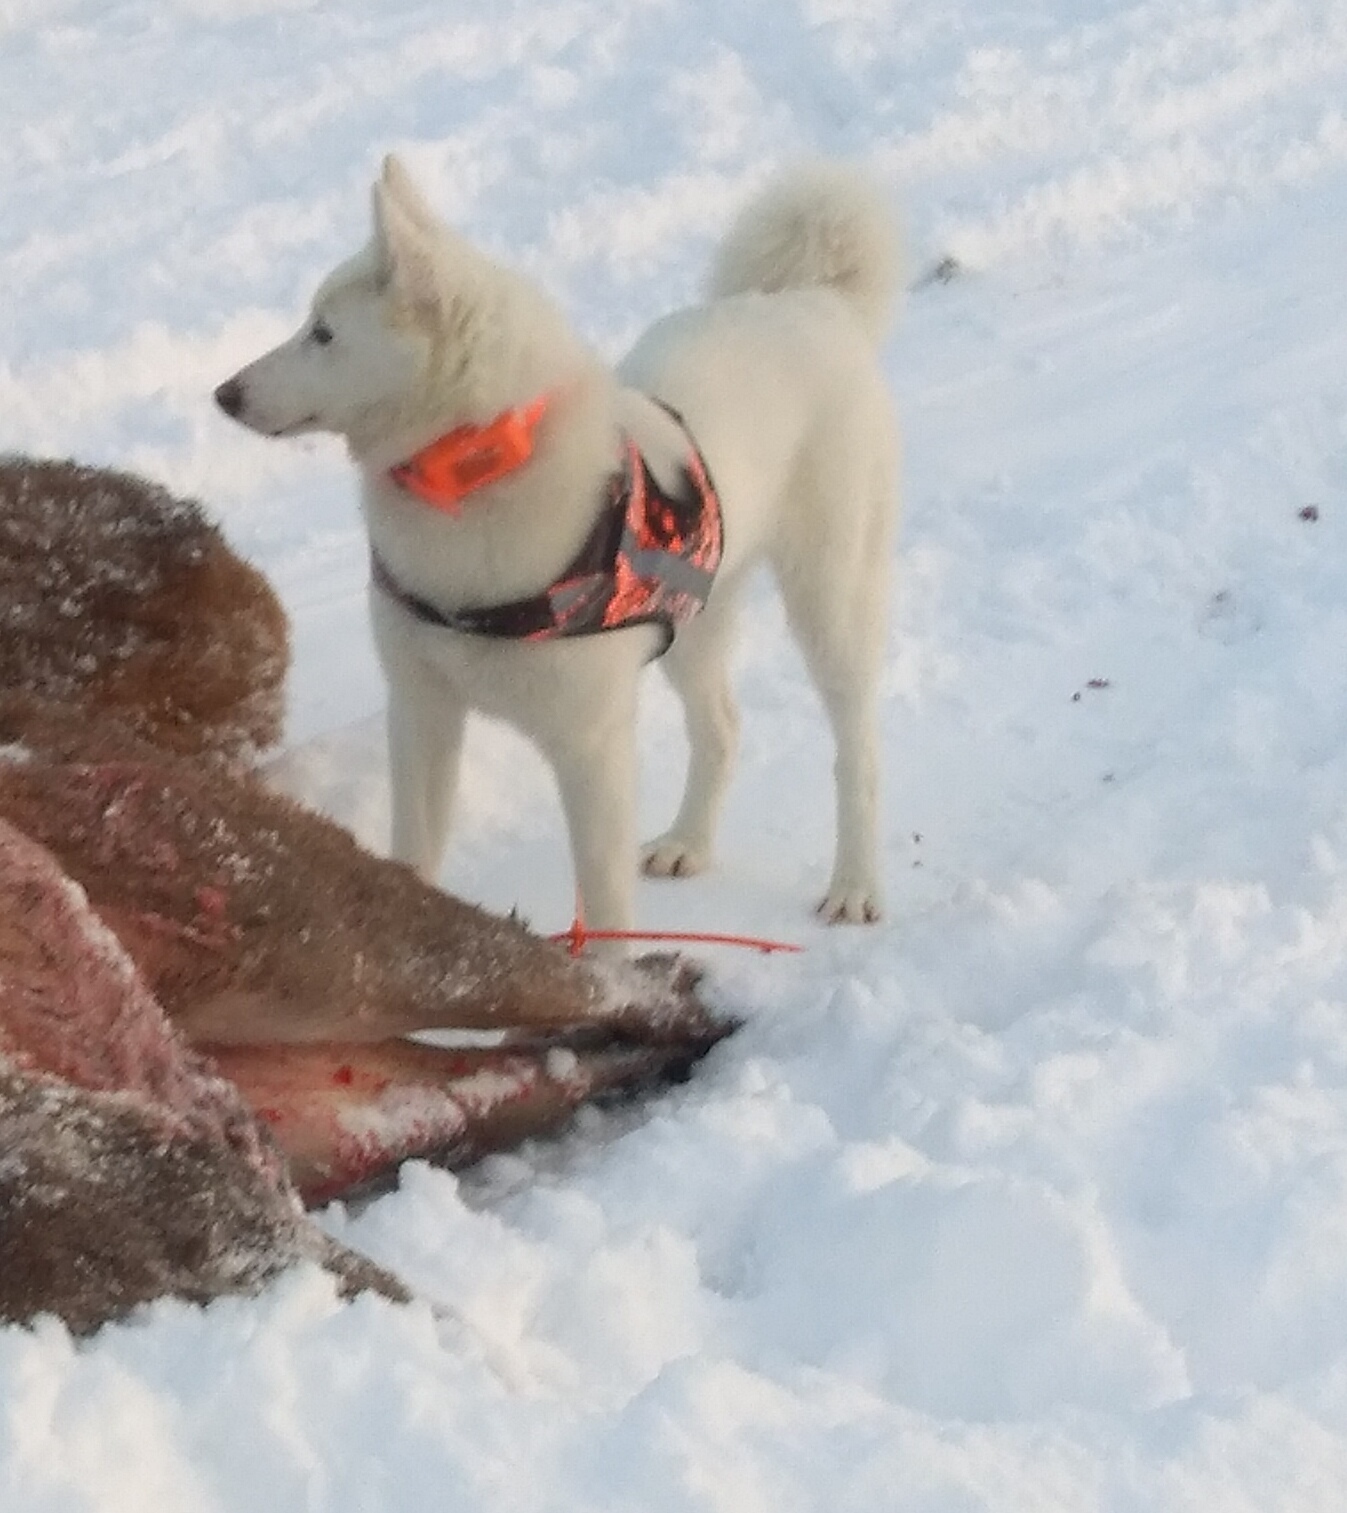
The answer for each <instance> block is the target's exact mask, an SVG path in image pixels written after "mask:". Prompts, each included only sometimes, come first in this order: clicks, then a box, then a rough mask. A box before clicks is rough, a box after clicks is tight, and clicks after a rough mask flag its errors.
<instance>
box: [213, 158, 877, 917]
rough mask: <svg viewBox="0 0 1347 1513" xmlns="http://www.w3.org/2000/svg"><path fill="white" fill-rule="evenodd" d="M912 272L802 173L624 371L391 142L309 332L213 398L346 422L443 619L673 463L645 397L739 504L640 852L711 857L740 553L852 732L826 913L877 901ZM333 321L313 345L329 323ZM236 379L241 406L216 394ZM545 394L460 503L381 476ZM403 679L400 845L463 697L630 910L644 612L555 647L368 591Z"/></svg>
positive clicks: (829, 186)
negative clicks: (773, 582)
mask: <svg viewBox="0 0 1347 1513" xmlns="http://www.w3.org/2000/svg"><path fill="white" fill-rule="evenodd" d="M896 283H897V255H896V243H895V238H894V233H893V231H892V228H891V225H890V222H889V219H888V216H887V214H886V213H885V211H884V208H883V205H882V202H881V201H880V199H879V197H878V195H877V194H876V192H875V191H874V190H873V188H872V187H871V186H870V185H869V184H868V183H867V182H866V181H865V180H864V179H863V178H861V177H860V176H859V175H857V174H855V173H853V172H852V171H850V170H848V169H844V168H841V167H838V166H835V165H820V166H813V167H809V168H806V169H803V170H800V171H797V172H796V173H795V174H792V175H788V176H786V177H785V178H783V179H782V180H780V181H779V182H778V183H776V184H775V185H773V186H770V187H769V188H768V190H767V191H766V192H765V193H764V194H763V195H762V196H761V197H760V198H759V199H758V200H756V201H754V202H753V203H751V204H750V205H749V207H748V208H747V209H746V211H745V212H744V213H743V215H742V216H741V217H740V219H739V221H738V222H737V223H736V225H735V227H734V228H733V230H732V231H731V234H730V236H729V237H728V238H727V239H726V242H725V244H724V246H723V247H722V249H721V251H720V254H719V257H718V259H717V264H716V271H715V274H714V275H713V285H712V287H713V291H714V295H713V297H712V298H711V299H710V300H709V301H708V303H706V304H705V305H702V306H698V307H696V308H694V309H688V310H683V311H680V312H678V313H676V314H674V315H671V316H668V317H667V318H665V319H664V320H662V321H660V322H658V323H657V324H656V325H655V326H654V327H652V328H651V330H650V331H649V332H647V333H646V335H645V336H643V337H642V338H641V340H640V341H639V342H638V343H637V345H636V347H635V349H634V350H633V351H632V352H631V353H630V355H629V356H628V357H627V358H626V360H625V361H624V362H623V363H622V364H621V366H620V368H619V369H618V372H617V373H616V374H614V373H613V372H611V371H610V370H609V369H608V368H607V367H606V366H605V365H604V364H603V363H602V362H601V361H600V360H599V359H598V357H597V356H596V355H595V354H594V353H593V352H592V351H591V350H590V349H589V348H588V347H587V346H586V345H585V344H584V343H583V342H582V341H581V340H580V339H579V338H578V337H577V336H576V335H575V334H574V333H573V332H572V331H571V329H570V328H569V326H568V325H567V324H566V322H565V321H564V320H563V319H562V317H561V316H560V314H559V313H558V311H557V310H556V309H555V307H554V306H553V305H552V304H551V303H550V301H549V300H547V298H546V297H545V296H544V295H543V294H542V293H541V292H540V291H539V290H537V289H536V288H535V287H534V286H533V285H532V284H530V283H528V282H527V281H525V280H524V279H522V278H520V277H519V276H518V275H517V274H515V273H512V272H510V271H509V270H507V269H503V268H501V267H498V266H497V265H495V264H493V263H492V262H490V261H489V260H488V259H487V258H485V257H484V256H483V255H482V254H481V253H480V252H478V251H476V250H475V249H474V248H472V247H471V246H470V245H469V244H467V243H466V242H465V241H463V240H462V239H461V238H460V237H458V236H457V235H456V234H455V233H453V232H452V231H450V230H449V229H448V228H447V227H445V226H444V225H442V224H441V223H440V222H439V221H438V220H437V219H436V217H435V216H434V214H433V213H432V212H431V211H430V210H429V208H428V207H427V206H426V205H425V204H424V203H423V202H422V200H421V198H420V196H419V195H418V193H417V191H416V189H415V187H414V186H413V185H412V183H411V181H410V180H409V179H408V177H407V175H406V173H405V171H404V170H403V169H402V168H401V167H400V165H399V164H398V163H397V162H396V160H394V159H391V158H390V159H389V160H388V161H387V162H386V163H385V165H384V171H383V175H382V177H381V179H380V180H379V182H378V183H377V184H376V185H375V186H374V235H373V239H372V241H371V243H370V245H369V247H368V248H366V249H365V250H364V251H363V252H362V253H360V254H359V255H358V256H357V257H355V258H353V259H352V260H351V261H349V262H348V263H345V264H343V265H342V266H341V267H340V268H338V269H337V270H336V271H335V272H334V273H333V274H332V275H331V276H330V277H329V278H328V279H327V280H326V282H325V283H324V284H323V285H322V287H321V288H320V289H319V291H318V294H317V296H316V297H315V299H314V302H313V309H312V312H311V315H310V318H309V320H308V321H306V323H305V325H304V327H303V328H302V329H301V330H300V331H299V332H298V333H297V334H296V335H295V336H294V337H292V338H291V339H290V340H289V341H288V342H286V343H284V344H283V345H282V346H280V347H278V348H276V349H275V350H274V351H273V352H270V353H267V354H266V355H265V356H263V357H261V358H259V359H258V360H257V361H256V362H254V363H252V364H251V365H250V366H249V367H247V368H245V369H243V371H242V372H241V373H239V374H237V375H236V376H235V378H234V379H232V380H230V381H229V383H228V384H226V385H222V386H221V389H220V391H219V395H220V398H221V403H225V404H226V405H227V408H229V409H230V410H231V413H235V414H236V415H237V418H238V419H240V420H241V421H242V422H243V423H244V424H246V425H249V426H251V427H252V428H253V429H255V430H258V431H262V432H265V433H267V434H269V435H295V434H298V433H299V432H301V431H305V430H314V429H318V430H325V431H334V432H337V433H339V434H341V435H343V436H345V437H346V439H347V441H348V443H349V446H350V449H351V452H352V455H353V457H354V459H355V461H356V463H357V464H358V466H359V467H360V469H361V473H362V478H363V502H364V510H365V516H366V522H367V525H368V528H369V533H370V537H371V540H372V542H373V544H374V545H375V547H376V548H377V550H378V552H379V553H380V555H381V556H382V557H383V559H384V561H385V562H386V563H387V564H388V566H389V568H390V569H391V570H392V572H393V574H394V576H395V577H396V578H398V579H399V580H400V581H401V582H402V584H403V585H405V587H406V588H407V589H409V590H411V592H413V593H414V594H416V595H418V596H420V597H422V598H424V599H426V600H429V601H430V602H431V603H433V604H435V605H438V606H440V607H442V608H443V609H446V610H452V609H458V608H464V607H468V606H479V605H489V604H495V603H502V602H506V601H509V600H513V599H516V598H519V597H522V596H524V595H528V594H532V593H535V592H537V591H538V590H540V589H541V588H543V587H544V586H545V585H546V584H548V583H549V582H551V581H552V580H553V579H554V577H555V576H556V574H557V573H558V572H560V571H561V570H562V569H563V568H564V567H565V566H566V565H567V564H568V563H569V562H570V560H571V559H572V557H573V556H574V554H575V552H576V551H577V550H578V549H579V547H580V545H581V544H582V542H583V541H584V540H585V538H586V537H587V535H588V534H589V531H590V529H591V527H592V524H593V522H594V520H595V518H596V516H597V512H598V510H599V509H600V507H601V503H602V500H603V498H604V494H605V487H606V482H607V479H608V477H609V476H610V474H611V473H612V471H613V468H614V466H615V464H616V461H617V458H618V456H619V447H620V438H621V436H622V434H623V433H626V434H629V435H631V436H632V437H633V438H634V439H635V440H636V442H637V443H638V445H640V446H641V448H642V449H643V450H644V451H645V453H646V455H647V457H648V459H649V460H650V463H651V465H652V467H653V468H654V469H655V471H656V473H657V474H661V473H664V472H666V471H667V470H670V469H671V468H672V467H674V466H675V465H676V464H677V462H678V459H679V457H680V456H681V453H682V451H683V448H684V445H685V443H684V441H683V438H682V435H681V433H680V431H679V429H678V427H677V426H676V425H675V424H674V423H673V422H672V421H671V420H670V419H669V417H668V416H667V415H666V414H665V412H664V411H663V410H662V409H661V408H659V407H658V406H657V405H655V404H653V403H651V400H650V398H648V397H647V396H652V395H653V396H656V397H658V398H659V399H661V400H663V401H664V402H665V403H667V404H669V405H671V406H672V407H673V408H674V409H676V410H677V411H679V412H680V413H681V414H682V415H683V417H684V418H685V420H686V422H687V424H688V427H689V430H690V431H691V433H692V435H693V436H694V437H695V438H696V440H697V444H698V445H699V447H700V448H701V450H702V452H703V454H704V456H705V458H706V460H707V463H708V465H709V468H710V471H711V475H712V477H713V478H714V480H715V483H716V486H717V488H718V490H719V493H720V496H721V500H722V503H723V506H724V512H725V557H724V562H723V564H722V567H721V570H720V573H719V576H718V577H717V579H716V583H715V587H714V588H713V590H712V593H711V596H710V599H709V600H708V602H707V605H706V607H705V609H704V610H703V611H702V613H701V614H700V615H698V616H697V617H696V618H695V619H693V620H692V621H691V622H690V624H689V625H687V626H686V627H685V628H684V629H683V630H682V631H681V633H680V634H679V636H678V638H677V640H676V641H675V643H674V646H673V647H672V648H671V650H670V651H669V653H668V654H667V656H666V657H665V658H664V660H663V664H662V665H663V666H664V668H665V670H666V671H667V673H668V675H669V677H670V679H671V681H672V683H673V685H674V687H675V688H676V689H677V690H678V692H679V693H680V695H681V696H682V699H683V702H684V705H685V710H686V718H687V727H688V736H689V741H690V748H691V759H690V762H689V771H688V779H687V786H686V791H685V793H684V796H683V802H682V805H681V807H680V809H679V811H678V815H677V817H676V818H675V820H674V822H673V825H672V826H671V828H670V829H669V831H668V832H667V833H666V834H665V835H663V836H661V837H660V838H659V839H658V840H657V841H655V842H654V843H653V844H651V845H650V846H649V847H647V849H646V851H645V858H644V860H645V869H646V871H647V872H649V873H651V874H654V875H660V876H665V875H675V874H676V875H685V874H688V873H693V872H696V871H699V870H701V869H702V868H703V867H705V866H706V865H707V864H708V862H709V861H710V859H711V853H712V844H713V836H714V831H715V827H716V822H717V819H718V816H719V813H720V809H721V804H722V800H723V798H724V793H725V787H726V783H727V780H728V777H729V772H730V767H731V764H732V761H733V756H734V747H735V742H736V735H737V726H738V717H737V714H736V710H735V705H734V700H733V696H732V694H731V691H730V687H729V683H728V680H727V675H726V657H727V650H728V644H729V641H730V636H731V631H732V627H733V620H734V615H735V609H736V604H737V601H738V599H739V597H740V591H741V588H742V585H743V582H744V579H745V576H746V575H747V573H748V571H749V569H750V568H751V567H752V565H753V564H754V563H756V562H758V561H762V560H765V561H767V562H768V563H770V564H771V566H772V568H773V569H774V571H775V574H776V578H777V581H778V583H779V585H780V589H781V592H782V595H783V598H784V600H785V605H786V611H787V615H788V618H789V622H790V625H791V628H792V630H793V632H794V634H795V635H796V637H797V639H798V641H799V643H800V646H801V649H802V651H803V653H804V656H805V659H806V661H807V663H808V666H809V669H810V672H811V674H812V675H813V678H814V680H815V682H816V684H817V686H818V689H819V692H820V694H821V695H822V698H823V702H824V705H825V707H826V709H827V712H828V715H829V718H830V720H831V722H832V727H833V732H834V736H835V739H836V748H837V758H836V787H837V850H836V859H835V863H834V867H833V875H832V880H831V882H830V884H829V887H828V892H827V895H826V897H825V898H824V900H823V902H822V904H821V905H820V911H821V912H822V913H823V914H824V916H825V917H826V918H828V919H830V920H852V921H861V920H870V919H875V918H878V916H879V911H880V882H879V876H878V867H877V825H878V821H877V802H878V793H877V790H878V773H879V751H878V739H877V728H876V726H877V720H876V697H877V681H878V675H879V670H880V662H881V655H882V647H883V637H884V622H885V604H886V599H887V594H888V582H889V562H890V557H891V550H892V544H891V538H892V532H893V523H894V518H895V513H896V510H895V503H896V498H895V494H896V466H897V440H896V432H895V426H894V420H893V415H892V409H891V404H890V399H889V395H888V392H887V390H886V388H885V385H884V382H883V379H882V376H881V374H880V371H879V365H878V362H877V359H876V348H877V345H878V342H879V340H880V339H881V338H882V335H883V331H884V329H885V325H886V323H887V318H888V310H889V306H890V304H891V302H892V299H893V295H894V292H895V289H896ZM323 332H330V333H331V340H329V341H327V342H325V343H321V344H320V342H319V341H318V340H317V339H316V336H315V333H317V334H318V335H321V334H322V333H323ZM226 391H229V392H228V399H226ZM541 394H547V395H549V396H551V401H552V402H551V407H550V409H549V410H548V413H547V416H546V418H545V419H544V421H543V422H542V425H541V427H540V430H539V433H538V445H537V450H536V452H535V454H534V457H533V459H532V460H531V461H530V462H529V463H528V464H527V465H526V466H525V467H523V468H522V469H520V470H519V471H518V472H516V473H514V474H513V475H511V476H509V477H507V478H505V479H503V480H501V481H500V482H498V483H495V484H493V485H490V486H489V487H487V488H484V489H482V490H480V491H479V492H478V493H476V494H474V495H472V496H470V497H469V498H468V499H467V500H466V501H465V503H464V506H463V509H462V513H461V514H460V515H458V516H456V517H451V516H449V515H447V514H445V513H443V512H441V511H439V510H435V509H431V508H428V507H427V506H426V505H424V504H421V503H419V502H418V501H417V500H415V499H414V498H411V497H410V496H409V495H407V494H406V493H404V492H403V491H402V490H401V489H400V488H398V487H397V486H396V485H395V484H394V483H393V482H392V480H391V479H390V478H389V476H388V471H387V470H388V469H389V467H390V466H392V465H393V464H395V463H398V462H401V461H404V460H405V459H406V458H408V457H409V456H411V455H412V454H413V453H414V452H416V451H418V450H419V449H420V448H421V447H423V446H425V445H426V444H427V443H429V442H430V441H432V440H434V439H435V438H436V437H437V436H439V435H442V434H443V433H444V432H446V431H448V430H450V429H452V428H454V427H456V426H460V425H463V424H465V423H467V422H475V423H483V422H486V421H488V420H490V419H491V418H493V417H494V416H495V415H497V414H499V413H500V412H501V411H502V410H504V409H507V408H510V407H513V406H520V405H524V404H527V403H528V402H529V401H531V400H532V399H534V398H536V397H537V396H538V395H541ZM371 612H372V617H373V625H374V634H375V640H376V643H377V645H378V649H379V654H380V657H381V659H382V662H383V666H384V670H385V673H386V675H387V678H388V686H389V710H388V733H389V752H390V763H391V772H392V793H393V837H392V851H393V854H394V855H395V856H397V857H399V858H401V859H403V860H405V861H408V862H411V863H412V864H413V865H414V866H415V867H416V868H417V869H418V870H419V871H420V872H421V874H422V875H423V876H425V877H426V878H434V877H435V875H436V873H437V872H438V869H439V865H440V860H441V854H442V851H443V848H444V844H445V840H446V837H447V834H448V829H449V821H450V808H451V804H452V799H453V793H454V787H455V777H456V770H457V764H458V758H459V751H460V747H461V742H462V735H463V728H464V723H465V720H466V717H467V714H468V712H469V711H470V710H480V711H483V712H485V713H487V714H490V715H493V716H496V717H498V718H501V719H505V720H508V721H509V722H511V723H512V724H514V725H515V726H516V727H518V728H519V729H520V730H522V731H523V732H524V733H525V734H527V735H528V736H530V737H531V738H532V739H533V740H534V741H535V742H536V743H537V745H538V746H539V747H540V748H541V750H542V751H543V752H544V754H545V755H546V756H547V757H548V759H549V760H550V762H551V764H552V767H553V769H554V771H555V773H556V778H557V783H558V786H559V789H560V792H561V798H562V803H563V805H564V807H565V811H566V818H567V822H568V825H569V829H570V837H571V849H572V854H573V857H574V862H575V869H576V876H577V881H578V886H579V889H580V892H581V895H582V897H583V900H584V905H585V910H586V917H587V920H588V922H589V924H590V925H591V926H592V927H593V928H596V929H627V928H630V926H631V924H632V922H633V894H634V887H635V875H636V870H637V856H638V847H637V838H636V826H635V802H636V778H635V733H634V723H635V710H636V686H637V679H638V677H639V675H640V672H641V669H642V667H643V666H644V664H645V662H646V660H647V658H648V657H649V655H650V653H651V650H652V647H653V645H654V637H655V635H656V632H654V631H653V630H652V629H650V628H649V627H635V628H631V629H627V630H621V631H613V632H609V633H607V634H604V635H599V636H590V637H581V638H577V639H574V640H559V641H552V642H545V643H526V642H515V641H506V640H493V639H488V638H484V637H476V636H471V635H463V634H459V633H457V632H453V631H449V630H444V629H439V628H435V627H432V626H428V625H426V624H425V623H423V622H422V621H420V620H418V619H416V618H414V617H413V616H412V615H410V614H409V613H408V612H407V611H406V610H405V609H404V608H402V606H401V605H399V604H398V603H397V602H396V601H394V600H393V599H391V598H389V597H388V596H386V595H385V594H384V593H383V592H382V591H380V590H379V589H377V588H374V589H372V590H371Z"/></svg>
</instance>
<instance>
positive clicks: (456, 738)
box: [388, 667, 467, 883]
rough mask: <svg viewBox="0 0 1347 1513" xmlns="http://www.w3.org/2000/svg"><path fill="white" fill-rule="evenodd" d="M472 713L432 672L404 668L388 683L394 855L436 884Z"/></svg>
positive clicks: (392, 847)
mask: <svg viewBox="0 0 1347 1513" xmlns="http://www.w3.org/2000/svg"><path fill="white" fill-rule="evenodd" d="M466 723H467V709H466V707H465V706H464V704H463V703H462V701H461V700H459V699H457V698H456V697H455V696H454V695H453V694H452V693H451V692H450V690H449V689H448V688H447V687H446V686H445V684H444V683H443V681H442V680H441V679H439V678H437V677H436V676H435V674H434V673H432V672H430V671H429V670H428V669H424V668H420V667H416V668H406V667H404V668H400V669H399V670H398V674H397V676H390V677H389V680H388V768H389V784H390V790H391V792H390V797H391V800H392V811H393V826H392V845H391V855H392V856H393V858H394V860H396V861H400V862H409V863H410V864H411V865H412V866H413V867H414V868H415V869H416V871H417V872H418V874H419V875H420V876H421V877H422V878H424V879H425V881H426V882H429V883H433V882H434V881H435V880H436V878H437V876H438V874H439V870H440V862H441V859H442V858H443V856H444V846H445V842H446V840H447V839H448V836H449V822H450V818H451V816H452V811H453V802H454V791H455V789H456V788H457V786H458V765H459V758H460V755H461V754H462V750H463V731H464V726H465V725H466Z"/></svg>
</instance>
